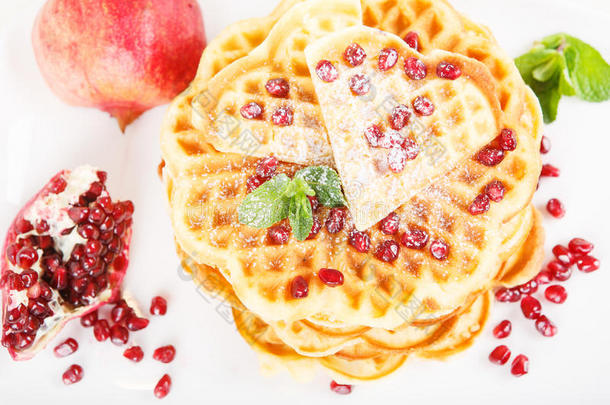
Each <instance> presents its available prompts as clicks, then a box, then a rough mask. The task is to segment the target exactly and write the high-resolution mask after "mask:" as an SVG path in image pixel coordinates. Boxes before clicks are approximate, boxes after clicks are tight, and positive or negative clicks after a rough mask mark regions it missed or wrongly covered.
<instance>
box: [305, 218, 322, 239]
mask: <svg viewBox="0 0 610 405" xmlns="http://www.w3.org/2000/svg"><path fill="white" fill-rule="evenodd" d="M321 229H322V222H320V219H318V217H314V218H313V224H312V225H311V232H309V235H307V240H311V239H313V238H315V237H316V235H317V234H318V233H319V232H320V230H321Z"/></svg>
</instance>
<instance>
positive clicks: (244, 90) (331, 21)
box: [193, 0, 362, 164]
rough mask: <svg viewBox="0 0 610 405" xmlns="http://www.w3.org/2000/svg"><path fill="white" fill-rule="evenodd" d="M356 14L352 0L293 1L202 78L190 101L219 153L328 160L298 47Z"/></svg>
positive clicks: (349, 23)
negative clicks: (246, 48)
mask: <svg viewBox="0 0 610 405" xmlns="http://www.w3.org/2000/svg"><path fill="white" fill-rule="evenodd" d="M361 21H362V15H361V7H360V2H359V1H358V0H337V1H324V0H312V1H307V2H303V3H300V4H297V5H296V6H294V7H293V8H291V9H290V10H289V11H288V12H286V13H285V14H284V15H283V16H282V18H281V19H280V20H279V21H278V22H277V24H276V25H275V26H274V27H273V28H272V29H271V31H270V33H269V36H268V37H267V39H266V40H265V41H264V42H263V43H262V44H260V45H259V46H258V47H256V48H255V49H254V50H252V52H250V53H249V54H248V55H247V56H245V57H243V58H241V59H239V60H237V61H235V62H234V63H232V64H231V65H229V66H227V67H226V68H224V69H223V70H221V71H220V72H219V73H218V74H217V75H216V76H214V77H213V78H212V79H211V80H210V81H209V82H208V84H207V87H206V88H205V89H204V90H203V91H201V92H200V94H199V96H198V97H197V98H196V99H195V100H194V103H193V108H194V114H193V121H194V123H195V125H196V127H197V128H198V129H200V130H202V131H206V132H208V135H209V139H210V142H211V143H212V144H213V145H214V147H215V148H216V149H218V150H220V151H223V152H233V153H239V154H242V155H250V156H259V157H260V156H268V155H275V156H277V157H278V158H279V159H280V160H283V161H286V162H293V163H300V164H315V163H326V164H329V163H331V162H332V156H331V150H330V145H329V144H328V139H327V136H326V130H325V129H324V125H323V123H322V117H321V114H320V109H319V107H318V105H317V101H316V97H315V94H314V90H313V85H312V83H311V78H310V77H309V70H308V69H307V64H306V63H305V55H304V54H303V49H304V48H305V46H306V45H307V44H309V43H311V42H312V41H314V40H316V39H318V38H320V37H322V36H324V35H326V34H329V33H332V32H334V31H337V30H341V29H343V28H346V27H349V26H353V25H356V24H360V23H361Z"/></svg>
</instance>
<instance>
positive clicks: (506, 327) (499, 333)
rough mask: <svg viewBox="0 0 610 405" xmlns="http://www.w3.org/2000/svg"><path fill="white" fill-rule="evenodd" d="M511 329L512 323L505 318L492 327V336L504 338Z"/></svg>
mask: <svg viewBox="0 0 610 405" xmlns="http://www.w3.org/2000/svg"><path fill="white" fill-rule="evenodd" d="M512 329H513V325H512V324H511V323H510V321H509V320H507V319H505V320H503V321H502V322H500V323H499V324H497V325H496V327H495V328H494V331H493V333H494V336H495V337H496V338H498V339H504V338H505V337H507V336H508V335H510V332H511V330H512Z"/></svg>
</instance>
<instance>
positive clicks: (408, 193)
mask: <svg viewBox="0 0 610 405" xmlns="http://www.w3.org/2000/svg"><path fill="white" fill-rule="evenodd" d="M350 47H352V49H354V47H359V48H357V49H359V50H360V52H364V53H365V55H366V56H365V57H362V59H359V60H352V63H358V65H357V66H352V64H351V63H350V61H348V60H345V56H344V53H345V52H346V49H348V48H350ZM387 49H392V50H393V51H394V52H395V53H396V61H394V65H393V66H392V67H391V68H389V69H387V70H385V71H384V70H382V69H381V68H380V66H379V64H380V60H381V59H380V58H381V56H380V55H381V54H382V52H383V50H387ZM305 55H306V58H307V63H308V65H309V70H310V72H311V75H312V78H313V82H314V87H315V89H316V95H317V96H318V101H319V104H320V107H321V109H322V114H323V116H324V122H325V125H326V129H327V131H328V136H329V139H330V142H331V145H332V148H333V152H334V156H335V164H336V166H337V169H338V171H339V174H340V176H341V182H342V184H343V188H344V190H345V196H346V198H347V202H348V206H349V209H350V212H351V214H352V217H353V218H354V223H355V225H356V228H357V229H359V230H365V229H368V228H370V227H371V226H373V225H375V224H376V223H378V222H379V221H381V220H382V219H383V218H385V217H386V216H387V215H388V214H389V213H390V212H392V211H393V210H394V209H396V208H397V207H399V206H401V205H402V204H404V203H405V202H407V201H408V200H409V199H410V198H411V197H412V196H414V195H416V194H417V193H418V192H419V191H420V190H421V189H422V188H423V187H426V186H428V185H429V184H430V183H431V182H434V180H435V179H436V178H438V177H439V176H442V175H444V174H446V173H447V172H448V171H449V170H450V169H452V168H454V167H455V166H456V165H457V164H458V163H459V162H461V161H463V160H465V159H467V158H470V157H471V156H472V155H473V154H475V153H476V152H478V150H479V149H480V148H481V147H483V146H485V145H486V144H487V143H488V142H490V141H491V140H493V139H494V138H495V137H496V136H497V135H498V134H499V133H500V129H501V122H500V119H501V116H500V104H499V102H498V99H497V97H496V90H495V85H494V81H493V77H492V76H491V73H489V70H488V69H487V67H486V66H485V65H483V64H482V63H480V62H477V61H476V60H474V59H470V58H466V57H464V56H462V55H459V54H452V53H448V52H444V51H438V50H437V51H434V52H431V53H429V54H428V55H427V56H423V55H422V54H420V53H419V52H417V51H415V50H413V49H411V48H410V47H409V46H408V45H407V44H406V43H405V42H404V41H403V40H402V39H401V38H399V37H397V36H395V35H392V34H388V33H384V32H381V31H379V30H375V29H372V28H368V27H364V26H359V27H351V28H347V29H345V30H343V31H339V32H336V33H334V34H332V35H327V36H325V37H323V38H321V39H319V40H317V41H315V42H314V43H311V44H310V45H308V46H307V48H306V49H305ZM407 61H411V62H412V61H418V63H420V64H421V66H423V67H424V69H426V70H427V72H426V73H423V74H421V73H420V72H421V71H410V72H412V73H411V74H412V76H413V77H409V76H408V74H407V73H405V71H406V68H405V66H406V63H407ZM324 63H325V64H326V66H329V68H332V69H334V72H335V75H336V78H333V79H332V81H329V79H328V78H324V79H326V80H323V78H321V77H318V76H319V75H318V74H317V71H318V65H319V64H324ZM447 63H449V64H451V65H452V66H455V67H457V68H458V69H460V71H461V75H460V77H458V78H456V79H455V80H448V79H445V78H441V77H439V76H437V73H436V68H437V66H440V65H441V64H447ZM413 72H415V73H417V74H418V75H419V76H414V75H413ZM354 86H355V87H356V90H354V89H353V88H352V87H354ZM354 91H357V92H358V94H356V93H354ZM418 99H419V100H424V99H427V100H429V101H430V102H431V103H432V105H433V108H434V110H433V112H431V113H430V115H427V116H426V115H423V114H424V111H421V110H419V111H421V113H420V112H418V110H417V109H416V108H415V107H416V105H417V103H416V101H417V100H418ZM401 109H402V111H404V112H403V114H408V115H407V116H408V123H407V122H405V120H404V118H403V119H398V120H397V121H398V122H394V123H391V116H392V115H393V114H394V110H396V111H401ZM427 113H428V112H426V114H427ZM403 117H404V116H403ZM373 129H376V130H378V131H379V134H381V133H382V134H383V135H382V136H381V138H379V139H378V138H377V137H376V135H371V139H369V137H367V136H366V135H365V134H366V133H367V131H369V132H370V131H372V130H373ZM403 142H408V144H409V146H408V147H404V145H401V146H396V145H395V146H393V147H392V146H390V144H391V143H396V144H397V143H403ZM384 143H385V145H382V144H384Z"/></svg>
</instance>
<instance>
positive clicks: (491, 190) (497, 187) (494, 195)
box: [485, 180, 506, 202]
mask: <svg viewBox="0 0 610 405" xmlns="http://www.w3.org/2000/svg"><path fill="white" fill-rule="evenodd" d="M505 192H506V188H505V187H504V183H502V182H501V181H499V180H494V181H492V182H491V183H489V184H488V185H487V186H485V194H486V195H487V197H489V199H490V200H491V201H493V202H500V201H502V200H503V199H504V193H505Z"/></svg>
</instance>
